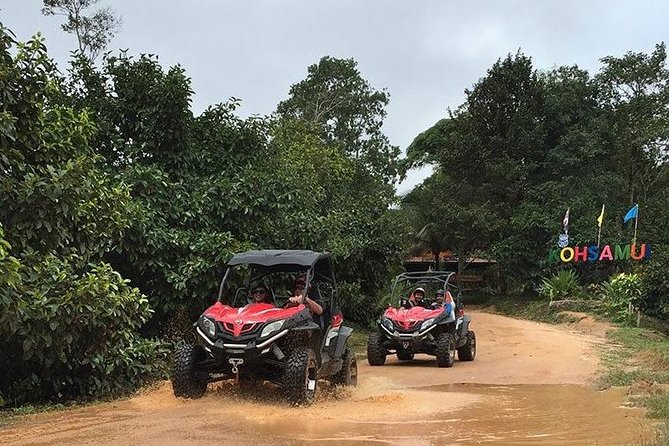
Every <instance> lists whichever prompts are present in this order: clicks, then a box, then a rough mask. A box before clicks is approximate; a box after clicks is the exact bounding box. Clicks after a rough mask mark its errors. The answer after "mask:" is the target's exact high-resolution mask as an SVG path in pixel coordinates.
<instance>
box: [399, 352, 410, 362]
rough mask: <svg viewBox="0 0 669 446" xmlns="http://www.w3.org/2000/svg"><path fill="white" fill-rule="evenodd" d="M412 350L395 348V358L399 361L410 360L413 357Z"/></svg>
mask: <svg viewBox="0 0 669 446" xmlns="http://www.w3.org/2000/svg"><path fill="white" fill-rule="evenodd" d="M413 356H414V354H413V352H408V351H406V350H397V359H399V360H400V361H411V360H412V359H413Z"/></svg>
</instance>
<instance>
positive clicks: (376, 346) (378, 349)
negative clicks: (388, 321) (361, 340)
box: [367, 333, 388, 365]
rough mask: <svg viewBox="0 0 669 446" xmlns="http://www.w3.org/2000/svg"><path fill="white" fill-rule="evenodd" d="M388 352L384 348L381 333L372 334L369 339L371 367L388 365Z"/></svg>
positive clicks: (368, 348) (368, 355)
mask: <svg viewBox="0 0 669 446" xmlns="http://www.w3.org/2000/svg"><path fill="white" fill-rule="evenodd" d="M387 354H388V352H387V350H386V349H385V348H384V347H383V339H382V338H381V334H380V333H372V334H370V335H369V338H367V362H368V363H369V365H383V364H385V363H386V355H387Z"/></svg>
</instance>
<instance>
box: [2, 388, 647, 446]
mask: <svg viewBox="0 0 669 446" xmlns="http://www.w3.org/2000/svg"><path fill="white" fill-rule="evenodd" d="M321 389H322V390H321V392H320V395H319V397H318V401H317V403H316V404H315V405H314V406H311V407H298V408H294V407H290V406H288V405H287V404H286V403H284V402H283V398H282V397H281V395H280V393H279V391H278V389H277V388H274V387H272V386H269V385H265V386H260V387H259V388H251V389H240V388H238V387H235V386H233V385H231V384H229V383H222V384H221V385H219V386H216V387H212V388H211V389H210V391H209V392H208V394H207V396H205V397H204V398H202V399H200V400H195V401H192V400H191V401H185V400H179V399H176V398H174V397H173V395H172V392H171V388H170V386H169V385H168V384H167V383H166V384H164V385H162V386H161V387H160V388H159V389H157V390H154V391H151V392H148V393H146V394H144V395H141V396H138V397H135V398H133V399H130V400H126V401H120V402H116V403H106V404H102V405H98V406H91V407H87V408H86V407H85V408H80V409H74V410H70V411H63V412H57V413H54V414H37V415H34V416H28V417H24V418H23V419H22V420H20V421H18V422H16V423H15V424H13V425H10V426H8V427H6V428H5V429H0V444H3V445H5V444H7V445H12V444H17V445H18V444H20V445H27V444H31V445H56V444H68V445H69V444H96V445H106V444H137V445H149V444H155V445H160V446H166V445H182V444H207V443H212V444H234V445H237V444H245V445H255V444H282V445H283V444H289V445H290V444H313V443H316V444H333V445H334V444H360V445H364V444H375V445H378V444H393V445H425V444H430V445H469V444H482V443H494V444H501V445H519V444H520V445H535V444H542V445H573V444H577V445H581V444H586V445H589V444H600V445H615V444H639V443H641V442H643V441H648V440H652V439H653V438H654V435H653V432H652V426H651V423H650V422H649V421H648V420H647V419H644V418H643V412H642V411H641V410H639V409H629V408H625V407H623V406H622V403H623V401H624V398H625V395H624V393H625V391H624V389H612V390H608V391H603V392H597V391H592V390H589V389H587V388H584V387H581V386H578V385H545V384H541V385H482V384H450V385H435V386H423V387H414V388H406V387H403V386H401V385H399V384H397V382H396V381H393V380H389V379H387V378H383V377H370V378H367V379H366V380H364V382H363V383H362V385H361V386H360V387H358V388H357V389H354V390H350V389H349V390H341V389H331V388H328V387H327V386H326V385H323V386H322V388H321Z"/></svg>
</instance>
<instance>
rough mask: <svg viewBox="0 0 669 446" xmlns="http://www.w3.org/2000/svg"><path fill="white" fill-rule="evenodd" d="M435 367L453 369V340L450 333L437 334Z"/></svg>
mask: <svg viewBox="0 0 669 446" xmlns="http://www.w3.org/2000/svg"><path fill="white" fill-rule="evenodd" d="M436 343H437V348H436V355H437V367H453V362H455V338H454V337H453V335H452V334H450V333H439V334H438V335H437V339H436Z"/></svg>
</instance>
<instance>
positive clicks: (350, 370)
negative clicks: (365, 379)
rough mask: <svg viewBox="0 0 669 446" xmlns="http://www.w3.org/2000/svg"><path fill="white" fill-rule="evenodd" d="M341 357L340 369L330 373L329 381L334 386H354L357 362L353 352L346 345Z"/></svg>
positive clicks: (356, 381) (355, 384)
mask: <svg viewBox="0 0 669 446" xmlns="http://www.w3.org/2000/svg"><path fill="white" fill-rule="evenodd" d="M341 359H342V364H341V370H339V371H338V372H337V373H335V374H334V375H332V377H331V378H330V382H331V383H332V384H333V385H335V386H353V387H356V386H357V385H358V362H357V361H356V359H355V353H353V350H351V349H350V348H348V347H346V350H344V355H343V356H342V357H341Z"/></svg>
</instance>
